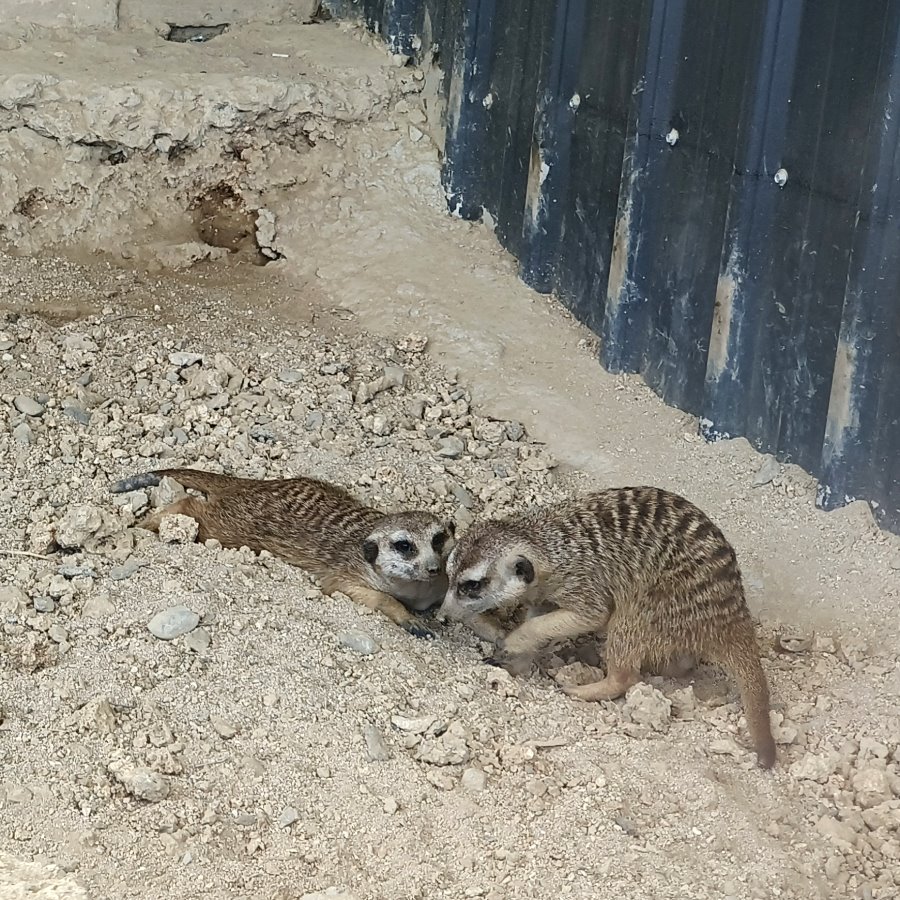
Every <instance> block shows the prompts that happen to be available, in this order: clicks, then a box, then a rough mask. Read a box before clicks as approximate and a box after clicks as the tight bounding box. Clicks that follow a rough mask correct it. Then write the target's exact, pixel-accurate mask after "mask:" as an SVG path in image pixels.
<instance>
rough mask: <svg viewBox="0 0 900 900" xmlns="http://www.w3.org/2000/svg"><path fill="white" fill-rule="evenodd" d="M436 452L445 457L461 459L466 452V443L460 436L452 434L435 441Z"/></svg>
mask: <svg viewBox="0 0 900 900" xmlns="http://www.w3.org/2000/svg"><path fill="white" fill-rule="evenodd" d="M435 452H436V453H437V455H438V456H443V457H444V458H445V459H459V458H460V457H461V456H462V455H463V453H465V452H466V445H465V444H464V443H463V442H462V441H461V440H460V439H459V438H458V437H456V436H454V435H451V436H450V437H443V438H439V439H438V440H437V441H436V442H435Z"/></svg>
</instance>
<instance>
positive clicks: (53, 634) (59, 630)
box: [47, 625, 69, 644]
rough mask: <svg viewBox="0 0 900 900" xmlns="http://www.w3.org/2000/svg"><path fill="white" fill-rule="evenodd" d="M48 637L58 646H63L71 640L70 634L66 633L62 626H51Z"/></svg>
mask: <svg viewBox="0 0 900 900" xmlns="http://www.w3.org/2000/svg"><path fill="white" fill-rule="evenodd" d="M47 637H48V638H50V640H51V641H55V642H56V643H57V644H62V643H63V642H64V641H67V640H68V639H69V632H68V631H66V629H65V628H63V627H62V625H51V626H50V627H49V628H48V629H47Z"/></svg>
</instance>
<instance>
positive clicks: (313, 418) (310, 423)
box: [303, 409, 325, 431]
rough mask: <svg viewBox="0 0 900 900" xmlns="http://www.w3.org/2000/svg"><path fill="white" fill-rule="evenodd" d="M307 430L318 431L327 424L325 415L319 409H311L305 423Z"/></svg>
mask: <svg viewBox="0 0 900 900" xmlns="http://www.w3.org/2000/svg"><path fill="white" fill-rule="evenodd" d="M303 424H304V426H305V428H306V430H307V431H318V430H319V429H320V428H321V427H322V425H324V424H325V416H324V415H322V413H321V412H320V411H319V410H318V409H313V410H311V411H310V412H309V413H308V414H307V416H306V421H305V422H304V423H303Z"/></svg>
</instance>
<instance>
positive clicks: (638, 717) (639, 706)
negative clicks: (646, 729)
mask: <svg viewBox="0 0 900 900" xmlns="http://www.w3.org/2000/svg"><path fill="white" fill-rule="evenodd" d="M622 712H623V713H624V715H625V716H626V718H627V719H628V720H629V721H631V722H633V723H634V724H635V725H649V726H650V727H651V728H652V729H653V730H654V731H665V730H666V729H667V728H668V727H669V722H670V721H671V719H672V702H671V701H670V700H669V698H668V697H666V695H665V694H663V693H662V691H658V690H657V689H656V688H655V687H653V686H652V685H650V684H647V683H646V682H641V683H639V684H636V685H635V686H634V687H632V688H631V689H629V691H628V693H627V694H626V695H625V703H624V706H623V708H622Z"/></svg>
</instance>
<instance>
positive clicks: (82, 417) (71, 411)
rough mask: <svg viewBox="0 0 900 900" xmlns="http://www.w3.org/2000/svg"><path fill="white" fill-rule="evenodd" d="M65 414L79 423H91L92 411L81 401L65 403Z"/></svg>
mask: <svg viewBox="0 0 900 900" xmlns="http://www.w3.org/2000/svg"><path fill="white" fill-rule="evenodd" d="M63 415H65V416H68V417H69V418H70V419H73V420H74V421H76V422H77V423H78V424H79V425H90V424H91V413H90V412H89V411H88V410H86V409H85V408H84V407H83V406H82V405H81V404H80V403H75V402H69V403H65V404H64V405H63Z"/></svg>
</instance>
